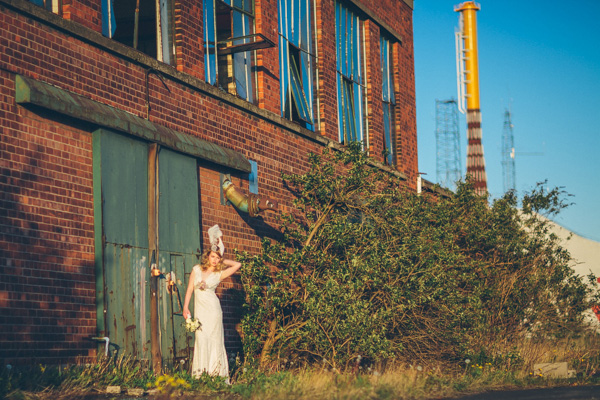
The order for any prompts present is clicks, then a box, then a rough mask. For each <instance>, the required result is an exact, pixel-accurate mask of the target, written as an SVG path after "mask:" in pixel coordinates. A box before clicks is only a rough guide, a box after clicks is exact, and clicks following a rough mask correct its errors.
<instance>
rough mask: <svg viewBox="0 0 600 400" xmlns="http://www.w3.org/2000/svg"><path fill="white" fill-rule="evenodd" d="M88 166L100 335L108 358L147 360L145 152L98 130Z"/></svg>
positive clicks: (141, 145)
mask: <svg viewBox="0 0 600 400" xmlns="http://www.w3.org/2000/svg"><path fill="white" fill-rule="evenodd" d="M94 164H95V165H94V167H95V170H94V180H97V179H98V178H99V179H100V186H101V189H100V191H101V194H100V201H101V208H100V209H98V207H96V216H95V224H96V225H97V224H99V223H101V224H102V226H101V228H102V229H101V232H102V236H103V237H102V238H103V240H102V242H103V249H102V258H103V260H102V264H103V268H102V269H103V271H102V275H103V293H102V294H101V295H102V296H101V297H103V303H104V304H103V308H104V310H102V309H101V308H100V307H99V312H103V314H104V318H101V317H100V318H99V320H100V321H99V325H104V327H103V328H104V329H100V331H101V334H103V335H105V336H107V337H108V338H109V340H110V343H111V347H110V349H111V353H112V352H113V351H114V350H118V351H119V353H120V354H129V355H133V356H135V357H137V358H140V359H148V360H149V359H150V314H149V310H150V302H149V298H150V296H149V286H148V277H149V272H148V270H149V262H148V146H147V145H146V144H145V143H143V142H140V141H138V140H134V139H131V138H129V137H126V136H122V135H118V134H115V133H112V132H110V131H104V130H100V131H97V132H96V133H95V134H94ZM95 188H98V186H97V183H96V182H95ZM97 190H98V189H96V191H97ZM97 195H98V193H95V196H97ZM98 214H100V215H98ZM96 228H97V229H96V232H100V231H99V230H98V227H96ZM96 235H98V233H96ZM97 243H98V242H97ZM99 306H102V305H99ZM102 331H103V333H102Z"/></svg>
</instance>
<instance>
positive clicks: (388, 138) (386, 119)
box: [379, 36, 396, 165]
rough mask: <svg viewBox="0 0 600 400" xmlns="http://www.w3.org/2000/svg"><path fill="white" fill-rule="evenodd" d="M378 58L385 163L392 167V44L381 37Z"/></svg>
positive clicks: (393, 99) (393, 157) (394, 103)
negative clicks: (379, 59)
mask: <svg viewBox="0 0 600 400" xmlns="http://www.w3.org/2000/svg"><path fill="white" fill-rule="evenodd" d="M379 44H380V58H381V80H382V84H383V88H382V89H383V90H382V100H383V130H384V139H385V140H384V144H385V152H386V163H387V164H388V165H394V159H395V154H394V148H395V146H394V142H395V140H394V139H395V135H394V131H395V130H394V106H395V105H396V98H395V96H394V63H393V59H392V43H391V42H390V41H389V40H387V39H386V38H384V37H383V36H381V37H380V39H379Z"/></svg>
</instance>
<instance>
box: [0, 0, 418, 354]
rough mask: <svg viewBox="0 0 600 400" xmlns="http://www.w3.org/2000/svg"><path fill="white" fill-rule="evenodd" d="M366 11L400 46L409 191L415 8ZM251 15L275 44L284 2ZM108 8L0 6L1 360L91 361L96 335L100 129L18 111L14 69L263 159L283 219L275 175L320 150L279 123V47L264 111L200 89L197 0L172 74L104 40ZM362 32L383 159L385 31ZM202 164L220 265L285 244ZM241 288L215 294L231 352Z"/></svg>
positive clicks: (265, 188)
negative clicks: (224, 194) (228, 199)
mask: <svg viewBox="0 0 600 400" xmlns="http://www.w3.org/2000/svg"><path fill="white" fill-rule="evenodd" d="M365 3H368V4H370V5H371V4H372V6H369V7H371V10H372V12H373V13H374V15H377V16H378V18H379V19H381V20H382V21H385V23H386V24H388V25H389V26H391V27H393V29H395V30H397V33H398V34H399V35H401V36H402V38H403V42H402V43H401V44H397V45H396V46H395V47H394V65H395V77H394V78H395V84H396V96H397V103H398V104H397V107H396V115H397V119H396V132H397V134H398V138H397V140H398V143H399V146H400V150H399V154H398V157H399V159H398V164H399V169H400V171H401V172H405V173H407V174H408V176H409V184H410V185H411V186H414V181H415V177H416V172H417V153H416V122H415V118H416V116H415V107H414V105H415V97H414V63H413V49H412V14H411V13H412V11H411V10H410V8H409V7H408V6H406V5H405V3H404V2H402V1H390V0H377V1H373V2H365ZM256 6H257V8H256V12H257V16H256V23H257V32H260V33H263V34H264V35H265V36H267V37H268V38H269V39H271V40H273V41H274V42H275V43H278V39H277V38H278V36H277V1H276V0H259V1H257V2H256ZM386 7H390V8H389V9H386ZM100 10H101V9H100V1H99V0H85V1H83V0H70V1H68V2H67V1H65V2H64V7H63V18H64V19H65V20H68V21H66V22H60V21H59V22H57V21H56V19H57V16H55V15H53V14H52V15H50V16H48V14H49V13H47V12H46V11H45V10H42V9H39V10H38V8H36V7H35V6H32V5H31V3H28V2H26V1H23V0H0V128H1V130H2V133H1V135H0V169H1V174H0V321H1V322H0V359H2V360H4V362H6V363H28V362H31V361H35V362H40V363H65V362H76V361H89V360H92V359H93V358H94V356H95V354H96V344H95V343H93V342H92V341H90V340H89V338H90V337H92V336H94V335H96V334H97V332H96V293H95V287H96V277H95V273H94V251H95V249H94V224H97V223H99V222H98V221H95V220H94V215H93V186H92V183H93V177H92V133H91V132H93V131H94V130H95V128H96V127H95V126H92V125H90V124H87V123H82V122H77V121H75V120H72V119H68V118H66V117H64V116H61V115H56V114H54V113H50V112H47V111H43V110H36V109H27V108H24V107H22V106H19V105H17V104H16V102H15V77H16V75H17V74H20V75H23V76H26V77H30V78H33V79H36V80H38V81H41V82H45V83H49V84H51V85H54V86H57V87H59V88H61V89H63V90H66V91H69V92H73V93H76V94H79V95H81V96H84V97H86V98H89V99H92V100H94V101H97V102H99V103H102V104H106V105H109V106H111V107H114V108H116V109H119V110H123V111H126V112H128V113H131V114H133V115H136V116H138V117H140V118H147V119H148V120H149V121H150V122H152V123H154V124H157V125H163V126H166V127H168V128H171V129H173V130H175V131H177V132H180V133H183V134H187V135H191V136H196V137H199V138H201V139H205V140H207V141H209V142H211V143H216V144H218V145H220V146H222V147H225V148H229V149H233V150H235V151H237V152H239V153H241V154H243V155H244V156H245V157H246V158H248V159H250V160H253V161H256V162H257V163H258V184H259V193H260V195H261V196H264V197H267V198H272V199H274V200H276V201H277V202H278V203H279V204H280V208H281V209H282V210H285V211H289V210H290V208H291V204H292V203H291V202H292V197H291V194H290V193H289V191H287V190H286V189H285V188H284V186H283V185H282V182H281V178H280V174H281V173H282V172H285V173H301V172H303V171H305V170H306V168H307V166H308V164H307V157H306V155H307V153H308V152H309V151H313V152H318V151H319V150H320V149H321V148H322V145H323V143H324V142H325V141H324V140H322V139H319V138H314V137H313V135H314V134H312V133H311V132H308V131H304V130H303V129H301V128H299V127H298V126H296V125H294V124H293V123H290V122H289V121H285V120H282V119H281V118H280V117H279V116H280V110H279V107H280V96H279V63H278V62H279V61H278V50H277V48H271V49H266V50H259V51H258V57H257V65H258V67H259V68H258V82H257V88H258V92H259V95H258V98H259V101H258V104H259V107H255V106H253V105H250V104H248V103H245V102H243V101H241V100H239V99H236V98H235V97H233V96H231V95H228V94H224V93H222V92H220V91H219V90H217V89H215V88H213V87H210V86H208V85H207V84H205V83H204V82H203V80H204V61H203V43H202V40H203V37H202V22H201V21H202V10H201V2H193V1H189V0H178V1H177V2H176V4H175V30H176V31H175V32H176V43H177V63H176V65H175V66H174V67H171V66H167V65H163V64H160V63H158V62H157V61H155V60H151V59H149V58H148V57H147V56H145V55H143V54H141V53H139V52H136V51H134V50H132V49H128V48H126V47H125V46H122V45H120V44H116V43H113V42H111V41H110V40H109V39H107V38H104V37H103V36H102V35H101V34H100V33H99V32H101V15H100ZM390 10H393V11H390ZM367 19H368V18H367ZM316 20H317V22H316V29H317V45H318V53H319V63H318V64H319V85H320V86H319V93H318V96H319V99H320V110H319V113H320V118H321V125H320V126H319V127H317V129H316V130H317V131H318V133H317V135H320V136H321V137H323V138H325V139H330V140H332V141H334V142H337V139H338V131H337V130H338V127H337V98H336V97H337V84H336V59H335V28H334V27H335V2H334V1H333V0H319V1H317V9H316ZM366 31H367V43H366V46H367V47H366V49H367V54H368V56H367V58H368V61H369V65H368V68H369V71H368V81H367V83H368V96H369V118H370V120H369V127H370V137H369V140H370V144H371V148H370V150H371V151H372V154H373V155H375V156H376V157H377V158H378V159H379V160H382V158H381V156H380V154H381V150H382V149H383V124H382V123H381V117H382V112H381V72H380V66H379V54H378V52H379V33H380V31H381V27H380V26H379V25H378V24H376V23H375V22H373V21H368V22H367V24H366ZM151 68H152V69H153V70H154V71H152V73H150V74H148V72H149V71H150V69H151ZM157 71H158V72H157ZM157 73H160V75H161V76H162V77H163V80H161V79H160V78H159V77H158V75H157ZM163 81H164V84H163ZM146 82H147V85H146ZM165 85H166V86H165ZM147 99H148V101H147ZM199 168H200V170H199V177H200V201H201V224H202V226H201V232H202V234H203V236H204V240H206V236H205V235H206V229H207V228H208V227H210V226H212V225H214V224H219V226H220V227H221V229H222V230H223V233H224V235H225V240H226V246H227V254H226V256H227V257H233V252H232V250H233V249H236V248H237V249H238V250H240V251H248V252H250V253H256V252H258V251H259V250H260V240H261V238H262V237H276V236H277V230H276V228H277V223H276V219H275V215H274V214H273V213H269V212H267V213H264V214H262V215H261V216H260V217H258V218H250V217H249V216H248V215H246V214H243V213H240V212H238V211H236V210H235V209H234V208H233V207H232V206H227V205H221V203H220V190H221V189H220V186H219V184H220V180H219V176H220V173H231V174H232V178H233V181H234V184H236V186H238V187H240V188H241V189H242V190H244V191H247V190H248V181H247V180H246V176H244V175H243V174H240V173H236V172H235V171H231V170H227V168H220V167H218V166H215V165H214V164H210V163H208V162H203V161H200V167H199ZM240 288H241V286H240V284H239V277H237V276H234V277H233V278H230V279H229V280H228V281H227V282H224V283H223V285H222V287H221V288H220V291H219V294H220V296H221V298H222V305H223V311H224V318H225V327H226V332H227V334H226V335H227V343H228V350H230V351H231V350H235V349H238V350H239V337H238V335H237V333H236V332H235V329H234V328H235V325H236V323H237V322H238V320H239V312H238V311H239V309H240V307H241V301H240V298H239V296H238V295H237V294H239V290H240ZM236 293H237V294H236Z"/></svg>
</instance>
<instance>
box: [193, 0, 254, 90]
mask: <svg viewBox="0 0 600 400" xmlns="http://www.w3.org/2000/svg"><path fill="white" fill-rule="evenodd" d="M255 39H256V37H255V35H254V1H253V0H224V1H222V0H204V54H205V79H206V81H207V82H208V83H210V84H211V85H216V86H218V87H220V88H222V89H223V90H225V91H226V92H228V93H231V94H233V95H236V96H239V97H241V98H242V99H244V100H246V101H249V102H254V97H255V96H254V92H253V90H254V89H253V88H254V84H253V81H254V76H253V75H254V53H253V51H252V50H254V49H256V48H260V47H253V46H254V45H255V44H257V43H258V42H256V40H255ZM258 46H260V44H259V45H258Z"/></svg>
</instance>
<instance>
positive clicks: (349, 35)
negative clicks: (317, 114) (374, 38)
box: [335, 1, 367, 143]
mask: <svg viewBox="0 0 600 400" xmlns="http://www.w3.org/2000/svg"><path fill="white" fill-rule="evenodd" d="M335 17H336V18H335V20H336V56H337V90H338V128H339V140H340V142H341V143H347V142H349V141H363V138H365V137H366V126H367V125H366V120H367V118H366V109H367V108H366V106H367V101H366V88H365V83H366V80H365V78H366V73H365V65H364V62H363V59H364V46H363V42H364V22H363V21H362V20H361V19H360V18H359V17H358V15H357V14H356V13H354V12H353V11H352V10H350V9H348V8H347V7H346V6H345V5H343V4H341V3H340V2H339V1H338V2H336V14H335Z"/></svg>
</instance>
